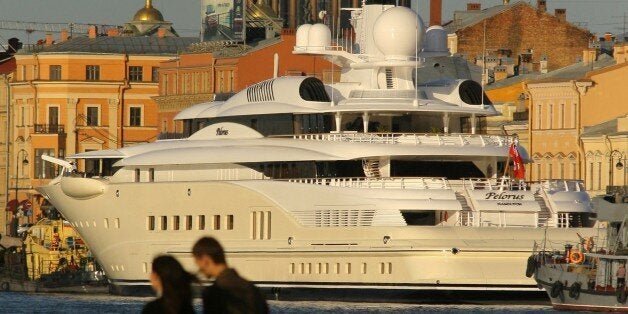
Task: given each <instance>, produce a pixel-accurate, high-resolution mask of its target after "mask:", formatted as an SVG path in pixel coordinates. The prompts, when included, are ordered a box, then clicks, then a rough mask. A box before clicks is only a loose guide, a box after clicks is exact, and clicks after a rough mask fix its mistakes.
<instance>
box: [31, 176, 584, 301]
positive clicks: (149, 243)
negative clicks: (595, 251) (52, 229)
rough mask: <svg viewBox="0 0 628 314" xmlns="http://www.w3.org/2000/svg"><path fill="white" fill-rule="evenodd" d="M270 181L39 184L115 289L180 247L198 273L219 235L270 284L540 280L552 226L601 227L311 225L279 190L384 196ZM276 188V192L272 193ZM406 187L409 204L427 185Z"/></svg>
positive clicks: (455, 286)
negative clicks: (537, 256)
mask: <svg viewBox="0 0 628 314" xmlns="http://www.w3.org/2000/svg"><path fill="white" fill-rule="evenodd" d="M262 181H264V180H253V181H244V182H239V181H202V182H201V181H199V182H151V183H115V182H109V183H108V184H107V188H106V189H103V193H102V194H100V195H97V196H94V197H92V198H89V199H76V198H73V197H71V196H68V195H66V194H65V193H64V191H63V190H62V188H61V184H59V183H55V184H51V185H49V186H45V187H42V188H40V191H41V193H42V195H44V196H45V197H46V198H47V199H48V200H49V201H50V202H51V203H52V204H53V205H54V206H55V207H56V208H57V209H58V210H59V211H60V212H61V213H62V214H63V216H64V217H65V218H66V219H67V220H68V221H70V222H71V223H72V224H73V225H74V226H75V227H76V229H77V231H78V232H79V233H80V234H81V236H82V237H83V238H84V239H85V241H86V242H87V244H88V245H89V246H90V249H91V250H92V251H93V252H94V254H95V257H96V258H97V260H98V261H99V263H100V264H101V265H102V267H103V268H104V269H105V271H106V273H107V276H108V277H109V278H110V279H111V282H112V284H113V285H114V288H113V291H114V292H119V293H125V294H126V293H127V292H129V291H134V290H136V288H141V287H146V286H148V285H149V283H148V276H149V274H150V269H151V264H150V263H151V260H152V259H153V258H154V257H155V256H156V255H159V254H172V255H174V256H175V257H176V258H177V259H178V260H179V261H180V262H181V263H182V264H183V265H184V267H186V268H187V269H188V270H190V271H193V272H195V269H194V262H193V259H192V256H191V253H190V252H191V248H192V246H193V244H194V242H195V241H196V240H197V239H198V238H200V237H202V236H213V237H216V238H217V239H218V240H219V241H221V242H222V243H223V245H224V246H225V250H226V253H227V258H228V262H229V264H230V265H231V266H233V267H235V268H236V269H238V271H239V272H240V273H241V274H242V275H243V276H244V277H246V278H248V279H250V280H252V281H254V282H256V283H257V284H258V285H260V286H262V287H268V288H299V287H302V288H359V289H404V290H405V289H408V290H424V289H430V290H441V289H442V290H537V291H538V288H537V285H536V283H535V282H534V280H533V279H530V278H526V277H525V274H524V271H523V270H524V269H525V266H526V261H527V257H528V256H529V255H530V251H531V249H532V247H533V246H534V244H535V243H540V242H541V241H542V239H543V238H544V236H546V235H547V236H549V237H551V238H552V239H557V240H560V241H577V236H576V233H580V235H582V236H588V235H590V234H592V233H593V230H594V229H593V228H569V229H565V228H547V229H546V228H533V227H507V228H497V227H466V226H453V225H452V226H378V225H377V223H375V222H373V224H372V225H369V226H360V225H357V226H325V227H311V226H309V227H308V226H304V225H303V223H301V222H299V221H298V220H297V219H296V218H295V212H297V211H296V210H294V209H292V210H291V209H286V208H285V205H282V203H281V200H279V199H278V196H277V195H280V196H281V197H282V198H283V199H292V200H293V201H295V202H296V203H295V204H300V205H299V206H301V210H306V209H307V208H308V207H311V208H317V207H321V206H327V207H333V208H335V209H338V208H343V207H347V208H354V207H360V206H366V207H368V206H371V205H372V204H371V205H369V203H374V202H376V200H371V199H368V198H366V197H360V194H355V193H358V192H360V191H362V192H364V193H366V192H368V191H367V190H368V189H355V190H352V189H349V188H337V187H325V186H318V185H308V184H298V183H288V182H277V181H271V180H265V181H264V182H262ZM270 190H272V191H274V193H275V194H272V193H267V192H263V191H270ZM357 190H360V191H357ZM260 191H262V192H260ZM351 191H353V192H354V194H352V193H350V192H351ZM396 192H397V194H398V195H397V196H396V199H397V202H395V204H401V205H399V206H406V205H404V204H411V203H404V202H405V201H408V202H411V201H412V197H413V196H412V195H415V194H417V193H419V192H417V191H416V190H415V191H412V190H405V191H396ZM391 193H393V194H391ZM388 194H389V195H394V194H395V191H389V192H388ZM269 195H270V196H269ZM402 201H404V202H402ZM384 203H386V200H384ZM294 206H297V205H294ZM408 206H409V205H408ZM201 216H204V221H205V222H204V223H203V224H204V226H200V225H199V224H200V222H199V220H200V218H199V217H201ZM151 217H152V218H151ZM177 217H178V218H177ZM189 217H191V218H189ZM321 219H323V218H321ZM327 219H329V217H327ZM164 221H165V222H164ZM199 229H200V230H199Z"/></svg>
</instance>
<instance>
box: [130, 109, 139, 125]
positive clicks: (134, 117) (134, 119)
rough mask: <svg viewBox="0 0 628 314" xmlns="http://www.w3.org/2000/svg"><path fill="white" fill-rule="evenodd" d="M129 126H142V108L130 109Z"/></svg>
mask: <svg viewBox="0 0 628 314" xmlns="http://www.w3.org/2000/svg"><path fill="white" fill-rule="evenodd" d="M129 125H130V126H142V107H129Z"/></svg>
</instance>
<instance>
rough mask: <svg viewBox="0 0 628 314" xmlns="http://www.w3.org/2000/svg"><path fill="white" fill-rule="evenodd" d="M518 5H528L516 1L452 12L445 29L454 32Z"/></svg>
mask: <svg viewBox="0 0 628 314" xmlns="http://www.w3.org/2000/svg"><path fill="white" fill-rule="evenodd" d="M519 5H528V6H529V4H528V3H527V2H525V1H517V2H515V3H512V4H506V5H496V6H492V7H490V8H486V9H482V10H476V11H456V12H454V19H453V20H451V21H449V22H447V23H446V24H445V25H443V26H444V27H445V30H446V31H447V33H450V34H451V33H455V32H456V31H458V30H460V29H463V28H467V27H469V26H472V25H475V24H477V23H480V22H482V21H484V20H486V19H488V18H491V17H493V16H496V15H498V14H500V13H502V12H505V11H508V10H510V9H512V8H514V7H516V6H519Z"/></svg>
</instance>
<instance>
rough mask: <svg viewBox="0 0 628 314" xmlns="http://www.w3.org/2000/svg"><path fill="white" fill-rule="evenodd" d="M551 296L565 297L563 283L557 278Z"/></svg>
mask: <svg viewBox="0 0 628 314" xmlns="http://www.w3.org/2000/svg"><path fill="white" fill-rule="evenodd" d="M550 296H551V297H552V298H558V297H560V298H561V299H562V298H563V283H562V282H560V281H558V280H556V281H554V283H553V284H552V289H551V290H550Z"/></svg>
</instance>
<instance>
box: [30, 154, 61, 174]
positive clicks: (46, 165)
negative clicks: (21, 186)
mask: <svg viewBox="0 0 628 314" xmlns="http://www.w3.org/2000/svg"><path fill="white" fill-rule="evenodd" d="M43 155H48V156H50V157H55V150H54V149H52V148H38V149H35V158H34V159H35V178H37V179H52V178H54V177H55V176H56V171H55V165H54V164H53V163H50V162H44V161H43V160H42V159H41V156H43Z"/></svg>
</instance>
